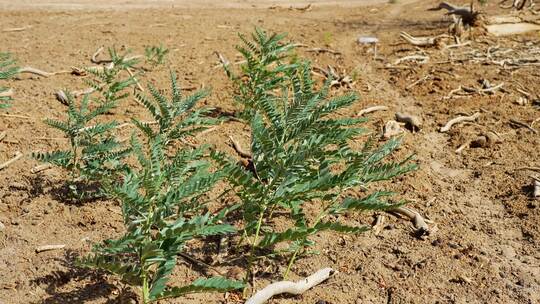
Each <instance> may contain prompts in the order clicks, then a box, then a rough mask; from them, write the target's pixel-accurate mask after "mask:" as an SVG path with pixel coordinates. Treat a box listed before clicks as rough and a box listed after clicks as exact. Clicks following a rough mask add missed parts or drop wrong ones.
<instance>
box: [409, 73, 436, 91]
mask: <svg viewBox="0 0 540 304" xmlns="http://www.w3.org/2000/svg"><path fill="white" fill-rule="evenodd" d="M430 78H431V75H426V76H424V77H422V78H419V79H418V80H417V81H415V82H413V83H411V84H410V85H408V86H407V87H406V88H405V89H407V90H410V89H412V88H413V87H414V86H416V85H418V84H420V83H422V82H424V81H426V80H428V79H430Z"/></svg>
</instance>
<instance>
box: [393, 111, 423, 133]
mask: <svg viewBox="0 0 540 304" xmlns="http://www.w3.org/2000/svg"><path fill="white" fill-rule="evenodd" d="M396 120H397V121H398V122H402V123H404V124H405V126H406V127H407V128H408V129H409V130H411V131H413V132H416V131H418V130H420V129H421V128H422V119H420V117H418V116H415V115H411V114H408V113H401V112H397V113H396Z"/></svg>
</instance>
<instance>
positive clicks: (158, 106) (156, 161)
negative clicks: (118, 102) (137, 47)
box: [80, 72, 243, 303]
mask: <svg viewBox="0 0 540 304" xmlns="http://www.w3.org/2000/svg"><path fill="white" fill-rule="evenodd" d="M171 87H172V92H171V95H172V97H171V98H170V100H169V99H167V98H166V97H165V96H164V95H163V94H162V93H161V92H160V91H158V90H157V89H156V88H155V87H154V86H152V85H149V86H148V88H149V91H150V92H151V94H152V97H153V99H152V100H150V99H149V98H148V97H146V96H144V95H142V94H138V95H137V99H138V100H139V101H140V102H141V103H142V104H143V105H144V106H145V108H146V110H147V111H148V112H149V113H150V114H151V115H152V117H153V118H154V119H155V121H156V126H157V127H156V130H153V129H152V126H151V125H150V124H145V123H143V122H140V121H138V120H136V119H133V122H134V124H135V125H136V126H137V127H138V128H139V130H140V131H141V133H142V135H143V136H144V138H145V140H144V142H143V143H141V142H140V141H139V140H138V139H137V137H136V136H135V135H133V136H132V138H131V150H132V151H133V153H134V154H135V156H136V158H137V160H138V166H133V165H132V166H129V167H127V168H126V170H125V171H124V174H123V176H122V180H123V182H122V183H107V184H105V185H104V188H105V191H106V193H107V194H108V195H109V196H110V197H111V198H113V199H116V200H118V201H119V202H120V203H121V205H122V214H123V218H124V224H125V226H126V233H125V234H124V235H123V236H122V237H120V238H119V239H116V240H107V241H105V242H104V244H102V245H97V246H95V247H94V250H93V254H91V255H90V256H88V257H85V258H83V259H81V260H80V264H81V265H83V266H86V267H91V268H98V269H103V270H106V271H109V272H112V273H114V274H116V275H118V276H120V277H121V278H122V279H123V280H124V281H125V282H127V283H129V284H131V285H133V286H138V287H140V288H141V296H142V299H143V302H144V303H149V302H153V301H156V300H160V299H164V298H170V297H178V296H182V295H185V294H188V293H195V292H206V291H227V290H231V289H239V288H242V287H243V283H242V282H237V281H231V280H228V279H225V278H222V277H213V278H209V279H205V278H199V279H197V280H195V281H194V282H192V283H191V284H189V285H187V286H183V287H171V286H168V285H167V283H168V281H169V277H170V275H171V274H172V272H173V270H174V268H175V266H176V261H177V256H178V255H179V254H180V253H181V252H182V251H183V250H184V247H185V245H186V242H188V241H190V240H192V239H194V238H200V237H207V236H213V235H220V234H229V233H234V232H235V231H236V230H235V229H234V227H233V226H231V225H228V224H221V223H220V220H222V219H224V218H225V216H226V215H227V212H228V209H223V210H221V211H220V212H216V213H210V212H208V211H205V209H206V202H205V193H206V192H208V191H209V190H210V189H211V188H212V187H213V186H214V184H215V183H216V182H217V181H218V180H220V179H222V177H223V174H222V172H219V171H212V169H211V164H210V163H209V162H208V161H207V160H205V159H204V154H206V153H207V149H206V147H204V146H203V147H199V148H197V149H193V150H188V149H183V150H177V151H176V152H175V153H174V154H173V155H168V153H167V151H169V150H170V146H171V145H170V144H171V143H172V142H173V141H174V140H178V139H182V138H184V137H188V136H192V135H194V134H195V133H196V132H197V131H200V130H202V129H204V128H205V126H207V125H208V124H210V123H212V122H213V120H210V119H207V118H205V117H203V114H204V113H206V112H207V110H206V109H199V110H194V106H195V105H196V103H197V102H198V101H199V100H200V99H201V98H203V97H204V96H205V95H206V92H205V91H201V92H197V93H195V94H193V95H191V96H188V97H185V98H183V97H182V95H181V92H180V88H179V87H178V85H177V83H176V76H175V75H174V73H172V72H171Z"/></svg>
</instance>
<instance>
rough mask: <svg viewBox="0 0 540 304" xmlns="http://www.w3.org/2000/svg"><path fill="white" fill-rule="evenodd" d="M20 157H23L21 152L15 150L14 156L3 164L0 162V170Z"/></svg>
mask: <svg viewBox="0 0 540 304" xmlns="http://www.w3.org/2000/svg"><path fill="white" fill-rule="evenodd" d="M21 157H23V154H22V153H21V152H20V151H17V152H15V156H14V157H13V158H12V159H10V160H8V161H6V162H5V163H3V164H0V170H3V169H5V168H7V167H8V166H9V165H11V164H13V163H14V162H16V161H17V160H19V159H20V158H21Z"/></svg>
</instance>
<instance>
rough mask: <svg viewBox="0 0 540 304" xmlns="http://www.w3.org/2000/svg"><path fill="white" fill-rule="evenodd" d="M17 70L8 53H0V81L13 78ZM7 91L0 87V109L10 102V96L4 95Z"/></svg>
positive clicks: (7, 89)
mask: <svg viewBox="0 0 540 304" xmlns="http://www.w3.org/2000/svg"><path fill="white" fill-rule="evenodd" d="M18 70H19V68H18V67H17V66H16V65H15V60H13V59H12V58H11V55H10V54H9V53H0V80H1V79H9V78H11V77H13V76H15V75H16V74H17V71H18ZM8 91H9V88H6V87H0V109H2V108H6V107H8V106H9V104H7V103H5V102H9V101H11V96H9V94H5V93H8ZM3 93H4V94H3Z"/></svg>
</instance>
